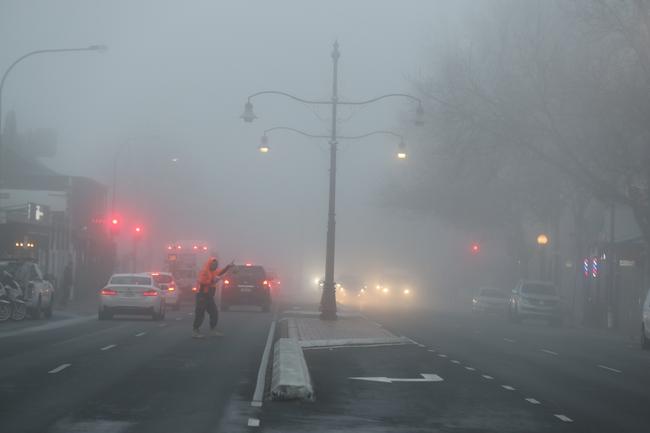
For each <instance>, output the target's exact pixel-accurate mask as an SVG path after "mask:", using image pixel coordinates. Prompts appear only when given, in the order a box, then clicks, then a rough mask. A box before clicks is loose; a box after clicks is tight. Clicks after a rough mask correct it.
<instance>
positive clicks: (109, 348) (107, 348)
mask: <svg viewBox="0 0 650 433" xmlns="http://www.w3.org/2000/svg"><path fill="white" fill-rule="evenodd" d="M115 346H117V344H109V345H108V346H104V347H102V348H101V349H99V350H111V349H112V348H114V347H115Z"/></svg>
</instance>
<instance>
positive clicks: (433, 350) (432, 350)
mask: <svg viewBox="0 0 650 433" xmlns="http://www.w3.org/2000/svg"><path fill="white" fill-rule="evenodd" d="M428 351H429V352H431V353H436V350H435V349H429V350H428Z"/></svg>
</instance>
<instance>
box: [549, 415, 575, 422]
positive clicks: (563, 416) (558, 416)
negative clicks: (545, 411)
mask: <svg viewBox="0 0 650 433" xmlns="http://www.w3.org/2000/svg"><path fill="white" fill-rule="evenodd" d="M553 416H554V417H555V418H557V419H559V420H561V421H564V422H573V420H572V419H571V418H569V417H568V416H566V415H562V414H561V413H556V414H554V415H553Z"/></svg>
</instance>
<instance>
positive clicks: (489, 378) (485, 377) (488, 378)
mask: <svg viewBox="0 0 650 433" xmlns="http://www.w3.org/2000/svg"><path fill="white" fill-rule="evenodd" d="M481 377H482V378H483V379H487V380H492V379H494V378H493V377H492V376H488V375H487V374H482V375H481Z"/></svg>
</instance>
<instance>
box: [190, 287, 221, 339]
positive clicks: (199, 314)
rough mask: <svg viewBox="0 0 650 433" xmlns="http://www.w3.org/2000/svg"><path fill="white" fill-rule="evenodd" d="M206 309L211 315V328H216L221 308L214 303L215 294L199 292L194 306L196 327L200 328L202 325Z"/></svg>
mask: <svg viewBox="0 0 650 433" xmlns="http://www.w3.org/2000/svg"><path fill="white" fill-rule="evenodd" d="M206 311H207V312H208V315H209V316H210V329H214V328H216V327H217V322H218V321H219V310H217V305H216V304H215V303H214V295H213V294H211V293H202V292H199V293H197V294H196V307H195V308H194V329H196V330H198V329H199V328H200V327H201V325H202V324H203V317H204V316H205V313H206Z"/></svg>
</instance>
